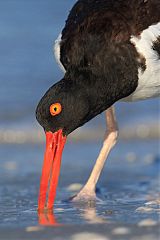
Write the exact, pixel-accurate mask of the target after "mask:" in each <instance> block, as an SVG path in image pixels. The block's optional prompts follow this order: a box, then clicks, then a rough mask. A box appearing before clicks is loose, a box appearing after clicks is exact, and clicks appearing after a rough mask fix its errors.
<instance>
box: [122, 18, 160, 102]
mask: <svg viewBox="0 0 160 240" xmlns="http://www.w3.org/2000/svg"><path fill="white" fill-rule="evenodd" d="M159 36H160V22H159V23H157V24H155V25H152V26H150V27H148V28H147V29H146V30H144V31H143V32H142V33H141V35H140V37H135V36H132V37H131V42H132V43H133V44H134V45H135V47H136V49H137V52H138V53H140V54H141V55H142V56H143V57H144V58H145V59H146V70H145V71H144V72H142V70H141V69H139V75H138V78H139V80H138V87H137V89H136V90H135V92H134V93H132V94H131V95H130V96H129V97H127V98H125V99H124V100H125V101H137V100H143V99H147V98H154V97H158V96H160V59H159V56H158V54H157V52H156V51H154V50H153V43H154V42H155V41H156V40H157V38H158V37H159Z"/></svg>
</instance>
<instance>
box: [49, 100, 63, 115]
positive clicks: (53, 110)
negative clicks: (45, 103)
mask: <svg viewBox="0 0 160 240" xmlns="http://www.w3.org/2000/svg"><path fill="white" fill-rule="evenodd" d="M49 110H50V114H51V115H52V116H56V115H58V114H60V113H61V111H62V106H61V104H60V103H53V104H52V105H51V106H50V109H49Z"/></svg>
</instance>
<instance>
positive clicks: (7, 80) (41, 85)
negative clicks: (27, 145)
mask: <svg viewBox="0 0 160 240" xmlns="http://www.w3.org/2000/svg"><path fill="white" fill-rule="evenodd" d="M74 2H75V1H74V0H67V1H66V0H60V1H53V0H46V1H44V0H28V1H25V0H5V1H3V0H0V86H1V87H0V110H1V112H0V142H1V143H24V142H41V141H43V132H42V130H41V128H40V127H39V126H38V125H37V123H36V120H35V108H36V105H37V103H38V101H39V100H40V98H41V97H42V95H43V94H44V93H45V91H46V90H47V89H48V88H49V87H50V86H51V85H53V84H54V83H55V82H56V81H59V80H60V79H61V78H62V76H63V73H62V72H61V69H60V68H59V66H58V65H57V63H56V62H55V59H54V55H53V44H54V41H55V40H56V38H57V36H58V35H59V33H60V32H61V30H62V29H63V26H64V23H65V20H66V18H67V15H68V13H69V10H70V9H71V7H72V5H73V3H74ZM158 109H159V100H157V99H154V100H148V101H144V102H138V103H127V104H126V103H117V104H116V112H117V119H118V123H119V128H120V136H121V137H122V138H135V137H140V138H149V137H152V138H157V135H158V132H157V129H158ZM84 128H85V131H84ZM84 128H82V129H79V130H78V132H77V133H75V134H74V136H73V137H75V138H76V139H86V138H91V139H93V138H95V137H96V138H98V137H101V135H102V134H103V131H104V128H105V123H104V116H103V114H102V115H101V116H98V117H97V118H96V119H94V120H92V121H91V122H90V123H89V124H87V125H86V126H85V127H84Z"/></svg>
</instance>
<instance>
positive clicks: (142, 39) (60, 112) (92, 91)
mask: <svg viewBox="0 0 160 240" xmlns="http://www.w3.org/2000/svg"><path fill="white" fill-rule="evenodd" d="M54 51H55V57H56V60H57V62H58V64H59V65H60V67H61V69H62V70H63V72H64V77H63V78H62V79H61V80H60V81H58V82H56V83H55V84H54V85H53V86H51V87H50V88H49V90H48V91H47V92H46V93H45V94H44V96H43V97H42V98H41V100H40V101H39V103H38V106H37V108H36V119H37V121H38V122H39V124H40V125H41V126H42V127H43V129H44V132H45V135H46V150H45V156H44V163H43V168H42V176H41V181H40V190H39V197H38V210H39V211H49V210H52V209H53V208H54V201H55V197H56V189H57V185H58V179H59V174H60V166H61V157H62V153H63V149H64V146H65V143H66V140H67V137H68V135H69V134H70V133H71V132H73V131H74V130H75V129H77V128H79V127H81V126H82V125H84V124H85V123H87V122H88V121H90V120H91V119H93V118H94V117H95V116H97V115H99V114H101V113H103V112H104V113H105V119H106V129H105V130H104V132H105V137H104V140H103V143H102V148H101V150H100V153H99V156H98V158H97V160H96V163H95V165H94V167H93V170H92V172H91V175H90V177H89V179H88V181H87V182H86V184H85V185H84V186H83V187H82V189H81V190H80V192H79V193H77V195H76V196H74V197H73V199H72V200H73V201H83V200H84V201H85V200H87V199H95V198H96V193H95V189H96V184H97V182H98V179H99V177H100V174H101V172H102V169H103V167H104V164H105V162H106V159H107V157H108V155H109V153H110V151H111V149H112V148H113V147H114V146H115V144H116V142H117V138H118V123H117V120H116V116H115V109H114V104H115V103H116V102H118V101H125V102H134V101H140V100H145V99H149V98H156V97H159V96H160V1H159V0H116V1H115V0H103V1H102V0H78V1H76V3H75V4H74V6H73V8H72V9H71V11H70V13H69V15H68V18H67V20H66V23H65V26H64V28H63V30H62V32H61V33H60V35H59V36H58V39H57V40H56V41H55V45H54Z"/></svg>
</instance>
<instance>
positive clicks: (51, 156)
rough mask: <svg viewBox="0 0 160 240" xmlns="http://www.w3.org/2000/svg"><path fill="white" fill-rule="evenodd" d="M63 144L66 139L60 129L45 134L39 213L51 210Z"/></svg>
mask: <svg viewBox="0 0 160 240" xmlns="http://www.w3.org/2000/svg"><path fill="white" fill-rule="evenodd" d="M65 142H66V137H65V136H63V134H62V130H61V129H60V130H58V131H57V132H55V133H52V132H46V151H45V155H44V163H43V168H42V176H41V182H40V191H39V198H38V210H39V211H44V210H50V209H52V208H53V204H54V200H55V197H56V189H57V185H58V179H59V174H60V166H61V157H62V152H63V148H64V145H65Z"/></svg>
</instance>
